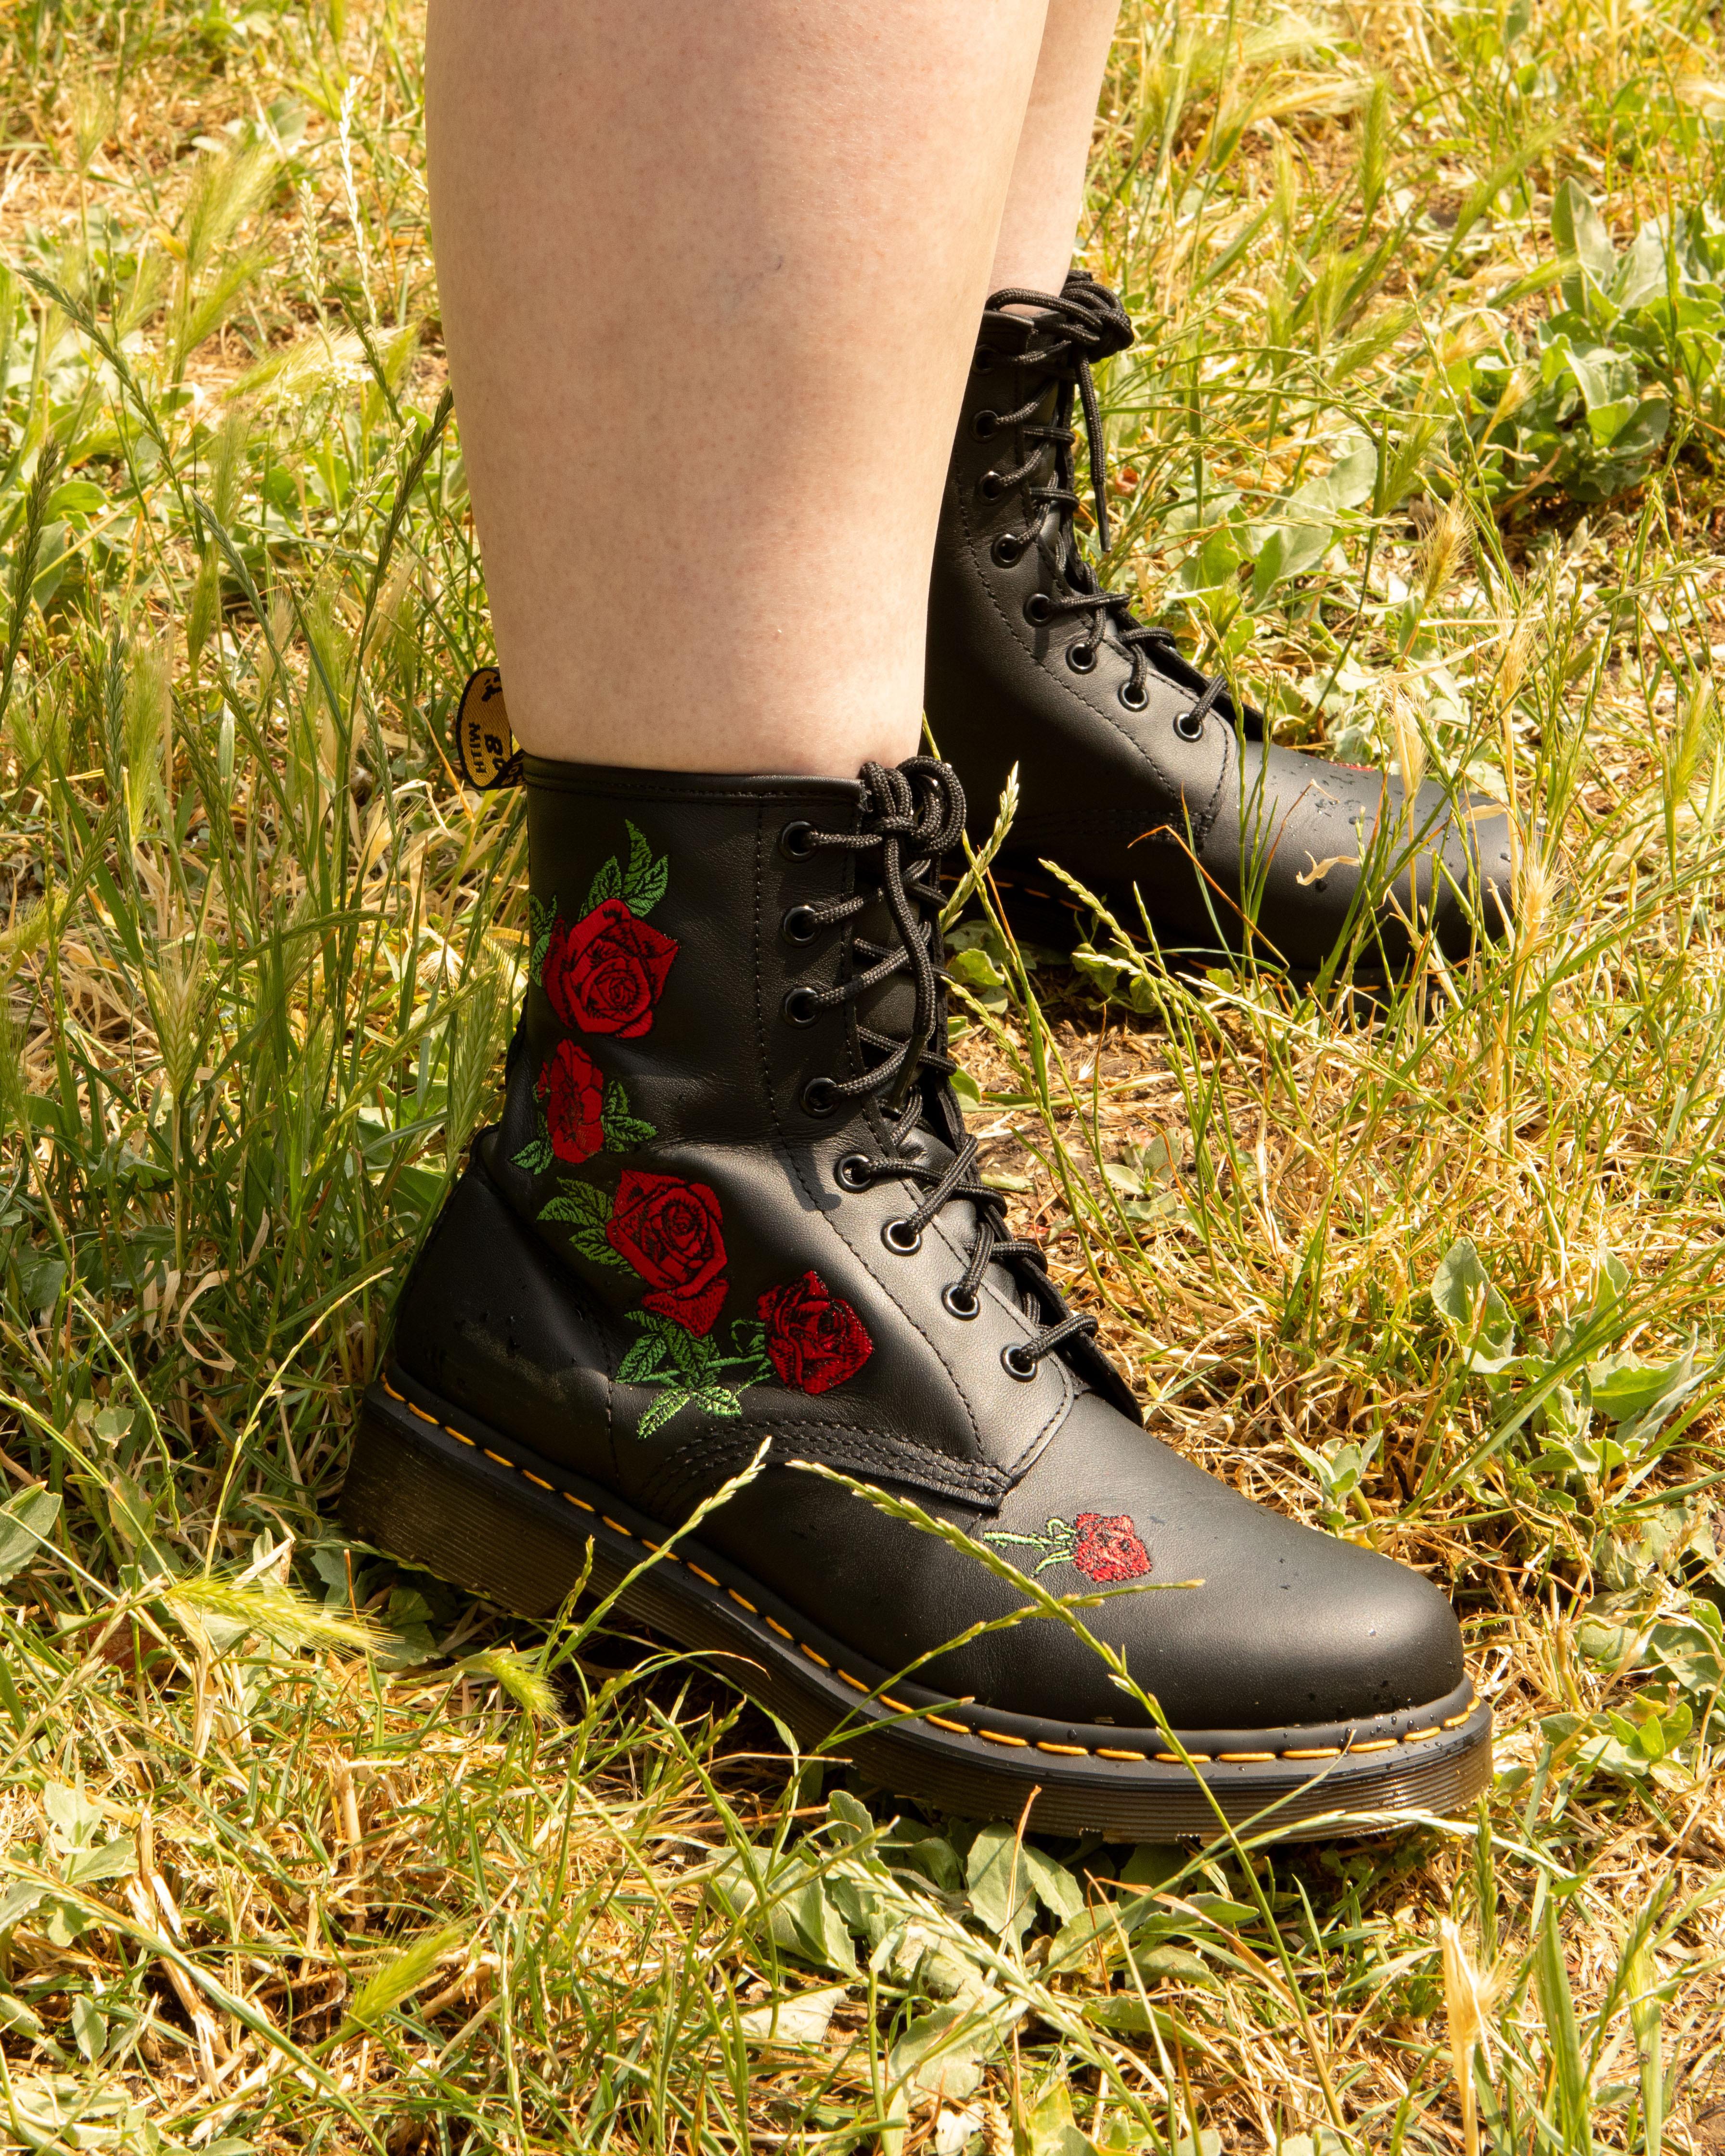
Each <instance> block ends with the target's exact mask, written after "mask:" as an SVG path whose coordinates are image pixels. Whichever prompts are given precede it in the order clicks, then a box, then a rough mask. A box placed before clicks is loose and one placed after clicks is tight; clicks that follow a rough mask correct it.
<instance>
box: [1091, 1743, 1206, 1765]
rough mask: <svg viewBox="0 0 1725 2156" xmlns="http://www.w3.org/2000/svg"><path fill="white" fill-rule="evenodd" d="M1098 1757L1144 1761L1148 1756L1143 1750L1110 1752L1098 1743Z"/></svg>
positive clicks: (1195, 1755)
mask: <svg viewBox="0 0 1725 2156" xmlns="http://www.w3.org/2000/svg"><path fill="white" fill-rule="evenodd" d="M1193 1756H1194V1758H1196V1757H1197V1754H1196V1753H1194V1755H1193ZM1096 1757H1097V1758H1099V1759H1137V1760H1138V1761H1139V1762H1140V1763H1142V1761H1143V1759H1144V1758H1145V1757H1146V1754H1145V1753H1142V1752H1109V1751H1105V1750H1104V1748H1102V1746H1101V1745H1100V1744H1099V1745H1097V1747H1096Z"/></svg>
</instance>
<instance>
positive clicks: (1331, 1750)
mask: <svg viewBox="0 0 1725 2156" xmlns="http://www.w3.org/2000/svg"><path fill="white" fill-rule="evenodd" d="M1281 1756H1282V1758H1284V1759H1339V1758H1341V1757H1342V1747H1341V1746H1340V1745H1339V1744H1312V1745H1309V1746H1307V1747H1306V1748H1304V1749H1303V1750H1301V1751H1298V1752H1292V1751H1289V1752H1284V1753H1282V1755H1281Z"/></svg>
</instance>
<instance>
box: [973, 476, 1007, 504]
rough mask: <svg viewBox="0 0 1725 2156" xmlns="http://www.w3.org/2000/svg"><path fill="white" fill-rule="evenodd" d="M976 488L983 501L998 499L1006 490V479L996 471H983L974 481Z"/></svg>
mask: <svg viewBox="0 0 1725 2156" xmlns="http://www.w3.org/2000/svg"><path fill="white" fill-rule="evenodd" d="M976 490H977V492H978V494H979V495H981V496H982V498H983V500H984V501H999V499H1000V497H1001V495H1003V494H1004V493H1005V491H1006V481H1005V480H1004V479H1002V477H1001V476H1000V475H999V472H998V471H985V472H984V473H983V475H982V477H981V478H980V479H979V480H978V481H977V483H976Z"/></svg>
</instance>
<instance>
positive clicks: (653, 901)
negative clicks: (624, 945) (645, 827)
mask: <svg viewBox="0 0 1725 2156" xmlns="http://www.w3.org/2000/svg"><path fill="white" fill-rule="evenodd" d="M624 829H625V830H626V831H627V832H628V833H629V866H628V868H627V869H626V870H624V875H623V881H622V897H623V902H624V905H625V906H627V907H628V908H629V911H630V912H631V913H632V914H634V916H635V918H636V920H637V921H640V920H644V918H645V917H646V916H647V915H648V914H649V913H650V912H651V911H653V909H654V907H655V906H657V905H658V903H659V901H660V899H662V898H663V897H664V896H665V885H666V883H667V882H668V881H669V880H670V855H668V854H660V855H659V857H658V859H657V860H655V858H654V855H653V849H652V847H651V846H649V844H648V843H647V841H646V839H644V837H643V836H642V834H640V832H639V831H638V830H637V829H635V827H634V824H624ZM610 865H612V866H614V865H615V863H612V864H610Z"/></svg>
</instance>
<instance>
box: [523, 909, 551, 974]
mask: <svg viewBox="0 0 1725 2156" xmlns="http://www.w3.org/2000/svg"><path fill="white" fill-rule="evenodd" d="M527 925H528V927H530V928H531V930H532V932H533V947H532V949H531V951H530V952H528V954H527V973H528V978H530V979H531V980H535V981H536V980H537V979H538V978H539V976H540V974H541V973H542V970H543V968H544V965H545V954H546V952H547V951H548V950H549V949H550V948H551V932H552V929H553V928H555V927H556V926H557V901H556V900H555V899H552V901H551V902H550V904H549V905H547V904H546V903H545V901H543V900H542V899H537V898H529V900H528V901H527Z"/></svg>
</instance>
